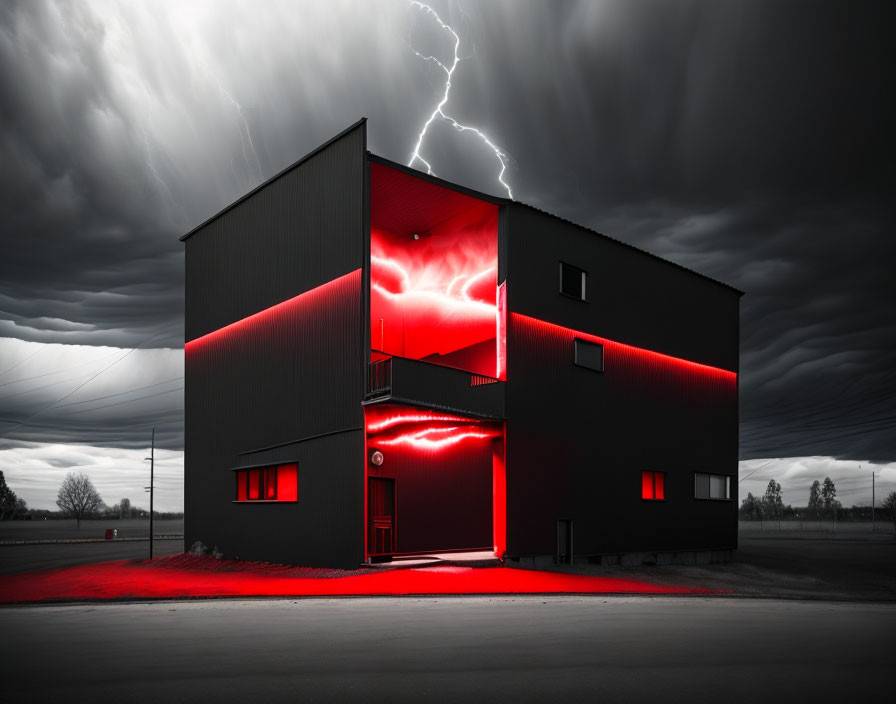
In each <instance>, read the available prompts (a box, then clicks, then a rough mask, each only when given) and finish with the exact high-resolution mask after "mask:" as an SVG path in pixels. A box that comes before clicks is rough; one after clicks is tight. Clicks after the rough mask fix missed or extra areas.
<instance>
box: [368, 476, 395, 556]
mask: <svg viewBox="0 0 896 704" xmlns="http://www.w3.org/2000/svg"><path fill="white" fill-rule="evenodd" d="M394 552H395V480H394V479H383V478H382V477H369V478H368V479H367V554H368V555H391V554H392V553H394Z"/></svg>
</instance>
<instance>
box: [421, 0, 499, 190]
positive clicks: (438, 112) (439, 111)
mask: <svg viewBox="0 0 896 704" xmlns="http://www.w3.org/2000/svg"><path fill="white" fill-rule="evenodd" d="M411 5H416V6H417V7H419V8H420V9H421V10H423V11H424V12H428V13H429V14H431V15H432V16H433V17H435V19H436V22H438V23H439V25H440V26H441V28H442V29H444V30H446V31H448V32H450V33H451V36H452V37H454V60H453V61H452V63H451V67H450V68H449V67H448V66H446V65H445V64H443V63H442V62H441V61H439V60H438V59H437V58H435V57H434V56H424V55H423V54H421V53H420V52H418V51H416V50H414V49H411V51H413V52H414V53H415V54H416V55H417V56H419V57H420V58H421V59H423V60H424V61H432V62H433V63H435V64H436V66H438V67H439V68H440V69H442V70H443V71H444V72H445V76H446V79H445V93H444V94H443V95H442V99H441V101H440V102H439V104H438V105H436V108H435V110H433V111H432V115H430V116H429V119H428V120H427V121H426V122H425V123H424V125H423V129H422V130H421V131H420V134H419V135H418V136H417V144H415V145H414V151H413V153H412V154H411V160H410V161H409V162H408V166H413V165H414V162H415V161H420V162H422V163H423V164H424V165H425V166H426V172H427V173H428V174H430V175H432V176H435V172H434V171H433V170H432V166H431V165H430V163H429V162H428V161H426V159H424V158H423V157H422V156H421V155H420V148H421V147H422V145H423V140H424V138H425V137H426V131H427V130H428V129H429V126H430V125H431V124H432V121H433V120H435V119H436V117H441V118H442V119H443V120H446V121H448V122H450V123H451V126H452V127H454V129H456V130H457V131H458V132H473V133H474V134H475V135H477V136H478V137H479V138H480V139H482V141H483V142H485V143H486V145H488V147H489V148H490V149H491V150H492V151H493V152H494V153H495V156H496V157H497V158H498V161H499V162H500V163H501V171H500V173H499V174H498V182H499V183H500V184H501V185H502V186H504V188H505V189H506V190H507V197H508V198H510V199H511V200H512V199H513V191H511V190H510V186H509V185H508V183H507V182H506V181H505V180H504V172H505V171H506V170H507V162H508V161H509V159H510V157H509V156H508V155H507V154H506V153H505V152H504V150H503V149H501V148H500V147H499V146H497V145H496V144H495V143H494V142H492V141H491V140H490V139H489V138H488V137H487V136H486V135H485V134H484V133H483V132H482V131H481V130H479V129H477V128H476V127H470V126H469V125H462V124H461V123H459V122H458V121H457V120H455V119H454V118H453V117H451V116H450V115H447V114H446V113H445V112H444V110H443V108H444V107H445V104H446V103H447V102H448V94H449V93H450V92H451V76H452V75H454V69H456V68H457V64H458V63H459V62H460V56H459V55H458V53H457V51H458V49H459V48H460V37H459V36H458V35H457V32H455V31H454V30H453V29H451V27H449V26H448V25H447V24H445V23H444V22H442V18H441V17H439V15H438V13H436V11H435V10H433V9H432V8H431V7H430V6H429V5H427V4H425V3H422V2H418V1H417V0H412V2H411Z"/></svg>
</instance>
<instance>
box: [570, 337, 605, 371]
mask: <svg viewBox="0 0 896 704" xmlns="http://www.w3.org/2000/svg"><path fill="white" fill-rule="evenodd" d="M575 352H576V356H575V363H576V364H577V365H579V366H580V367H587V368H588V369H593V370H594V371H596V372H602V371H603V370H604V346H603V345H601V344H598V343H597V342H589V341H588V340H580V339H579V338H576V339H575Z"/></svg>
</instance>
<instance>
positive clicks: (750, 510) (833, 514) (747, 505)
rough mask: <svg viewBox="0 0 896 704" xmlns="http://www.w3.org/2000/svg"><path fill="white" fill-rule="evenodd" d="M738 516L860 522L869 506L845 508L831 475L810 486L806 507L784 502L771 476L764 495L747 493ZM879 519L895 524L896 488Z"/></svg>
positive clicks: (877, 513) (868, 515) (776, 483)
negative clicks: (758, 495) (838, 496)
mask: <svg viewBox="0 0 896 704" xmlns="http://www.w3.org/2000/svg"><path fill="white" fill-rule="evenodd" d="M738 513H739V514H740V518H741V519H744V520H751V521H781V520H793V519H798V518H801V519H804V520H813V519H814V520H838V521H863V520H871V506H852V507H850V508H845V507H844V506H843V504H841V503H840V501H839V500H838V499H837V487H836V485H835V484H834V482H833V481H832V480H831V478H830V477H825V478H824V481H823V482H819V481H818V480H815V481H814V482H812V486H811V487H809V500H808V502H807V504H806V506H796V507H794V506H791V505H790V504H787V505H785V504H784V501H783V499H782V497H781V485H780V484H779V483H778V482H776V481H775V480H774V479H772V480H771V481H769V483H768V486H767V487H766V489H765V494H763V495H762V496H760V497H758V498H757V497H755V496H753V494H752V493H747V496H746V498H744V499H743V500H742V501H741V504H740V508H739V509H738ZM875 515H876V516H880V518H881V519H882V520H887V519H889V520H892V521H893V525H894V526H896V491H892V492H890V493H889V494H888V495H887V497H886V498H885V499H884V502H883V504H882V506H881V507H880V508H878V509H877V512H876V514H875Z"/></svg>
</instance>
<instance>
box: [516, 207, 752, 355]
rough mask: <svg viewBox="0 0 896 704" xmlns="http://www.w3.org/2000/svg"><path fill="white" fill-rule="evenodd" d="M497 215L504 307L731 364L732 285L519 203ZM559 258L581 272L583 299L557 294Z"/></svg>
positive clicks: (734, 327) (735, 305)
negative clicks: (502, 240)
mask: <svg viewBox="0 0 896 704" xmlns="http://www.w3.org/2000/svg"><path fill="white" fill-rule="evenodd" d="M503 217H504V218H506V220H507V228H508V234H507V240H506V241H507V245H506V246H507V260H508V264H507V276H508V279H509V283H508V288H507V300H508V307H509V309H510V310H512V311H515V312H517V313H524V314H526V315H529V316H532V317H534V318H539V319H541V320H548V321H551V322H553V323H557V324H559V325H565V326H567V327H570V328H573V329H576V330H582V331H585V332H590V333H593V334H596V335H603V336H606V337H609V338H612V339H614V340H618V341H619V342H625V343H628V344H630V345H635V346H638V347H645V348H647V349H652V350H656V351H658V352H664V353H666V354H669V355H672V356H675V357H682V358H684V359H690V360H693V361H696V362H702V363H703V364H709V365H713V366H718V367H722V368H723V369H729V370H732V371H736V370H737V369H738V358H739V349H738V347H739V343H738V325H739V323H738V310H739V303H740V294H739V293H738V292H737V291H735V290H734V289H731V288H729V287H727V286H724V285H723V284H719V283H716V282H714V281H712V280H710V279H707V278H705V277H702V276H699V275H697V274H694V273H692V272H689V271H687V270H685V269H682V268H681V267H677V266H675V265H674V264H671V263H669V262H666V261H663V260H662V259H659V258H657V257H653V256H650V255H648V254H646V253H644V252H641V251H639V250H636V249H634V248H632V247H629V246H627V245H624V244H622V243H619V242H616V241H614V240H612V239H610V238H607V237H603V236H601V235H598V234H596V233H594V232H590V231H588V230H586V229H584V228H581V227H578V226H575V225H572V224H571V223H567V222H565V221H563V220H560V219H558V218H555V217H552V216H550V215H547V214H545V213H541V212H539V211H537V210H534V209H532V208H529V207H526V206H521V205H517V204H511V205H508V206H506V213H505V214H504V215H503ZM561 262H564V263H566V264H569V265H572V266H574V267H577V268H579V269H582V270H584V271H585V272H586V292H585V301H581V300H577V299H575V298H573V297H571V296H565V295H561V293H560V290H559V289H560V286H559V271H560V263H561Z"/></svg>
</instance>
